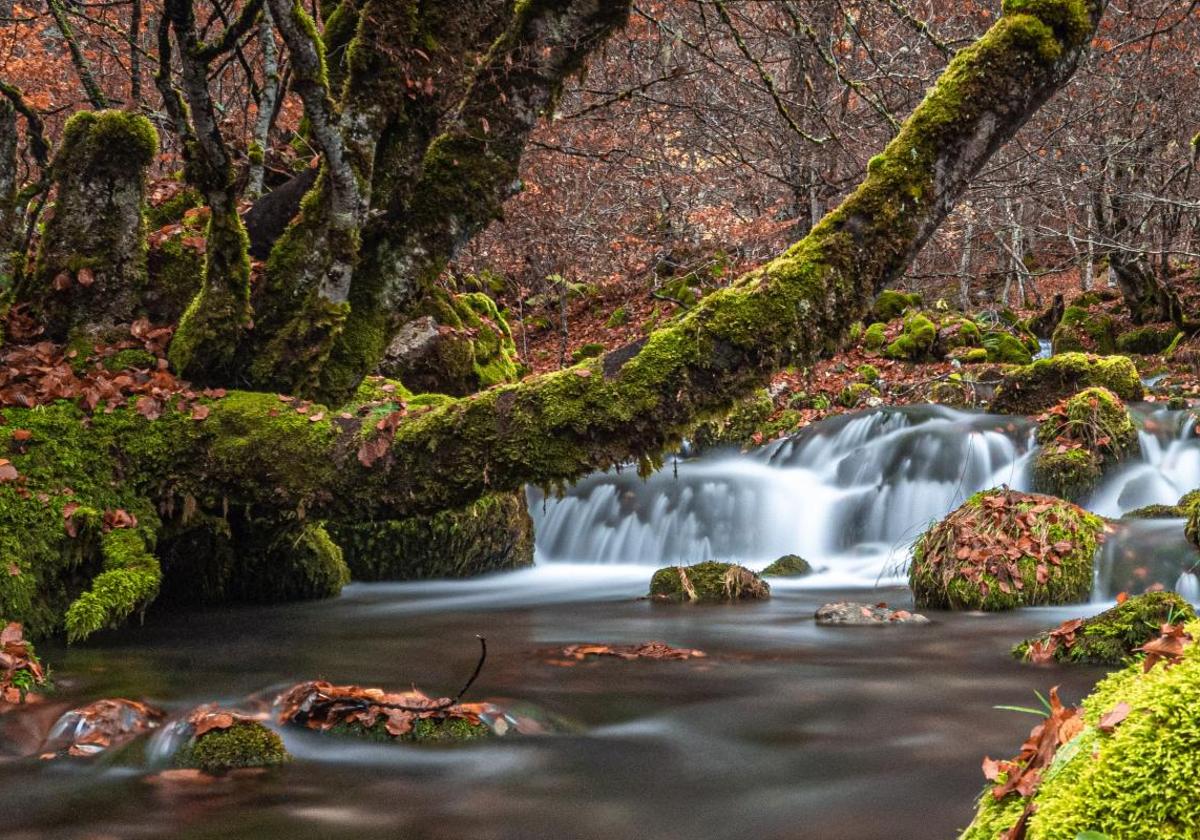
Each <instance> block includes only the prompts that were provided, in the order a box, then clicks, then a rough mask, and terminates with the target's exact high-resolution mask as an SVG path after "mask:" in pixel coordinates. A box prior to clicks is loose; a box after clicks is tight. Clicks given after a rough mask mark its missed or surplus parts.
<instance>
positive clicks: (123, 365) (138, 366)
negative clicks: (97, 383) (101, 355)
mask: <svg viewBox="0 0 1200 840" xmlns="http://www.w3.org/2000/svg"><path fill="white" fill-rule="evenodd" d="M103 364H104V369H105V370H108V371H111V372H113V373H116V372H117V371H122V370H157V369H158V357H157V356H155V355H154V354H153V353H148V352H146V351H145V350H139V349H137V348H136V347H134V348H129V349H126V350H119V351H117V352H116V353H113V354H112V355H111V356H107V357H106V358H105V359H104V363H103Z"/></svg>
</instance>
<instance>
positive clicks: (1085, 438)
mask: <svg viewBox="0 0 1200 840" xmlns="http://www.w3.org/2000/svg"><path fill="white" fill-rule="evenodd" d="M1036 437H1037V442H1038V443H1039V444H1040V445H1041V448H1040V449H1039V450H1038V453H1037V456H1036V457H1035V458H1034V461H1033V489H1034V490H1036V491H1038V492H1039V493H1049V494H1050V495H1053V496H1059V497H1060V498H1063V499H1068V500H1071V501H1079V500H1080V499H1082V498H1083V497H1085V496H1087V495H1088V494H1089V493H1091V492H1092V491H1093V490H1094V489H1095V488H1096V486H1097V485H1098V484H1099V482H1100V478H1101V477H1102V476H1103V475H1104V473H1105V472H1106V471H1108V470H1109V469H1111V468H1112V467H1114V466H1116V465H1117V464H1118V463H1120V462H1121V461H1123V460H1125V459H1127V458H1130V457H1134V456H1135V455H1137V453H1138V452H1139V451H1140V449H1141V447H1140V445H1139V443H1138V433H1137V428H1136V427H1135V426H1134V425H1133V420H1132V418H1131V417H1130V416H1129V412H1128V411H1126V409H1125V405H1124V403H1122V402H1121V400H1120V398H1119V397H1117V395H1116V394H1114V393H1113V392H1112V391H1109V390H1108V389H1107V388H1086V389H1084V390H1083V391H1080V392H1079V393H1078V394H1076V395H1075V396H1073V397H1069V398H1068V399H1065V400H1063V401H1062V402H1060V403H1058V404H1057V405H1055V406H1053V407H1052V408H1051V409H1050V410H1049V411H1047V412H1046V414H1045V415H1044V419H1043V420H1042V422H1041V424H1040V425H1039V426H1038V430H1037V435H1036Z"/></svg>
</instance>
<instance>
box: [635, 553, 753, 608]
mask: <svg viewBox="0 0 1200 840" xmlns="http://www.w3.org/2000/svg"><path fill="white" fill-rule="evenodd" d="M770 596H771V587H769V586H768V585H767V584H766V583H765V582H764V581H762V580H761V579H760V578H759V577H758V575H756V574H754V572H752V571H750V570H749V569H747V568H745V567H744V566H737V565H734V564H733V563H718V562H716V561H713V560H708V561H706V562H704V563H696V564H695V565H692V566H668V567H666V568H665V569H659V570H658V571H657V572H655V573H654V577H652V578H651V579H650V598H651V600H654V601H659V602H663V603H675V604H680V603H693V604H728V603H735V602H737V601H754V600H762V599H764V598H769V597H770Z"/></svg>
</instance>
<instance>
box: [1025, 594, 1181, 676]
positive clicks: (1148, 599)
mask: <svg viewBox="0 0 1200 840" xmlns="http://www.w3.org/2000/svg"><path fill="white" fill-rule="evenodd" d="M1195 620H1196V611H1195V610H1194V609H1192V605H1191V604H1189V603H1188V602H1187V601H1185V600H1184V599H1183V598H1181V597H1180V596H1179V595H1176V594H1175V593H1174V592H1147V593H1145V594H1143V595H1135V596H1134V597H1132V598H1130V599H1128V600H1127V601H1125V602H1124V603H1121V604H1117V605H1116V606H1115V607H1112V608H1111V609H1107V610H1105V611H1104V612H1102V613H1100V614H1098V615H1094V616H1092V617H1091V618H1083V619H1079V618H1077V619H1074V620H1072V621H1067V622H1064V623H1063V624H1061V625H1059V626H1058V627H1056V628H1054V629H1053V630H1048V631H1046V632H1045V633H1042V634H1040V635H1038V636H1035V637H1033V638H1032V639H1026V640H1025V641H1023V642H1021V643H1020V644H1019V645H1017V646H1016V647H1015V648H1013V656H1015V657H1016V658H1018V659H1021V660H1024V661H1026V662H1049V661H1051V660H1053V661H1055V662H1078V663H1088V664H1093V665H1123V664H1125V663H1126V662H1127V661H1128V660H1129V659H1130V658H1132V657H1134V656H1135V655H1136V651H1137V649H1138V648H1140V647H1141V646H1142V645H1144V644H1146V643H1147V642H1149V641H1151V640H1152V639H1155V638H1157V637H1158V635H1159V628H1160V627H1162V625H1164V624H1177V623H1179V622H1181V621H1195Z"/></svg>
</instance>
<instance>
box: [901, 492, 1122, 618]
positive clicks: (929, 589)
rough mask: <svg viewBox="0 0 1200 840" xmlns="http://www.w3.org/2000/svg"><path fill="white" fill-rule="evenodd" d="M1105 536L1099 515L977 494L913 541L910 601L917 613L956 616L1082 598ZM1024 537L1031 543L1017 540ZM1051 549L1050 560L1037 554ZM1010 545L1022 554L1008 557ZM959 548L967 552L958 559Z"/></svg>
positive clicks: (1054, 503)
mask: <svg viewBox="0 0 1200 840" xmlns="http://www.w3.org/2000/svg"><path fill="white" fill-rule="evenodd" d="M1026 514H1028V515H1029V516H1030V519H1029V520H1028V521H1027V520H1026ZM1103 531H1104V523H1103V520H1101V519H1100V518H1099V517H1098V516H1095V515H1093V514H1090V513H1088V512H1087V511H1085V510H1083V509H1082V508H1078V507H1076V506H1075V505H1073V504H1070V503H1069V502H1064V501H1062V500H1061V499H1055V498H1053V497H1050V496H1039V495H1034V494H1025V493H1015V492H1012V491H1007V490H985V491H983V492H980V493H976V494H975V495H973V496H971V498H969V499H967V501H966V502H964V503H963V505H962V506H961V507H959V508H958V509H957V510H955V511H954V512H952V513H951V514H950V515H949V516H947V517H946V518H945V519H943V520H942V521H941V522H939V523H937V524H936V525H934V526H933V527H932V528H930V529H929V530H928V531H926V532H925V533H924V534H922V535H921V537H920V538H919V539H918V540H917V542H916V545H915V546H914V548H913V560H912V565H911V566H910V568H909V575H908V577H909V584H910V585H911V586H912V590H913V597H914V598H915V600H916V604H917V606H918V607H929V608H933V609H956V610H1007V609H1013V608H1015V607H1023V606H1037V605H1041V604H1070V603H1074V602H1077V601H1082V600H1085V599H1086V598H1087V596H1088V594H1089V593H1090V592H1091V591H1092V563H1093V559H1094V557H1095V554H1096V548H1097V547H1098V546H1099V544H1100V540H1101V535H1102V534H1103ZM1022 536H1029V537H1031V542H1029V543H1025V542H1022V540H1021V537H1022ZM1056 545H1057V546H1059V549H1056V550H1054V552H1053V553H1054V555H1055V557H1054V559H1048V558H1047V557H1045V556H1040V552H1041V551H1042V550H1043V549H1041V548H1039V547H1040V546H1046V547H1052V546H1056ZM1010 547H1011V548H1016V549H1017V550H1019V551H1021V555H1020V556H1019V557H1016V558H1011V559H1010V558H1008V556H1007V555H1006V553H1005V552H1007V550H1008V549H1009V548H1010ZM960 549H966V551H965V552H963V555H964V556H962V557H960V556H959V553H960ZM976 549H978V550H976ZM1035 550H1036V551H1037V552H1038V553H1033V552H1035ZM1056 561H1057V562H1056ZM1001 569H1003V574H1004V577H1003V578H1002V577H1001V576H1000V575H1001ZM1039 576H1040V577H1041V580H1039Z"/></svg>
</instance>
